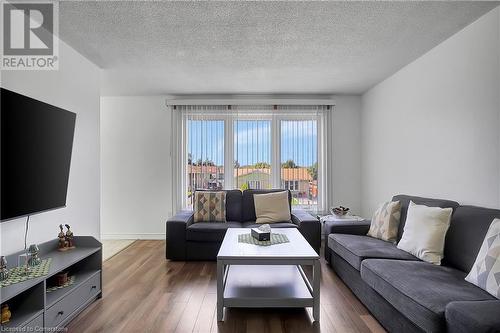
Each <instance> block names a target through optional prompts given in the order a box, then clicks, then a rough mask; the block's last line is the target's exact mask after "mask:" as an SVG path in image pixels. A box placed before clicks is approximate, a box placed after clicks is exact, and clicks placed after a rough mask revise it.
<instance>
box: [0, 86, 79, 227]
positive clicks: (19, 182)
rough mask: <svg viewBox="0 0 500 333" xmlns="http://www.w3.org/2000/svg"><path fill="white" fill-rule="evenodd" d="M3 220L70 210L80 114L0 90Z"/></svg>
mask: <svg viewBox="0 0 500 333" xmlns="http://www.w3.org/2000/svg"><path fill="white" fill-rule="evenodd" d="M0 102H1V108H0V112H1V115H0V122H1V132H0V135H1V160H0V162H1V166H0V167H1V179H0V187H1V193H0V201H1V206H0V211H1V213H0V215H1V216H0V220H1V221H2V222H4V221H6V220H10V219H13V218H18V217H22V216H27V215H31V214H34V213H39V212H43V211H47V210H52V209H56V208H60V207H64V206H66V193H67V188H68V179H69V169H70V164H71V151H72V147H73V135H74V131H75V120H76V114H75V113H73V112H69V111H66V110H64V109H61V108H58V107H55V106H53V105H50V104H47V103H44V102H40V101H37V100H36V99H33V98H30V97H27V96H24V95H21V94H18V93H15V92H13V91H10V90H7V89H3V88H1V100H0Z"/></svg>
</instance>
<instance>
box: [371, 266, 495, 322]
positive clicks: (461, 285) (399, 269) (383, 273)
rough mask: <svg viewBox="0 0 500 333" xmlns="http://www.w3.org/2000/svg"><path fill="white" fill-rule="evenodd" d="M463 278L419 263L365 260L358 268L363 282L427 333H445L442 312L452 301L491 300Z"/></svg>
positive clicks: (451, 270)
mask: <svg viewBox="0 0 500 333" xmlns="http://www.w3.org/2000/svg"><path fill="white" fill-rule="evenodd" d="M465 275H466V274H465V273H464V272H462V271H460V270H457V269H455V268H452V267H444V266H437V265H433V264H430V263H427V262H422V261H404V260H384V259H368V260H364V261H363V263H362V264H361V278H362V279H363V281H365V282H366V283H367V284H368V285H369V286H370V287H372V288H373V289H374V290H375V291H376V292H377V293H379V294H380V295H381V296H382V297H384V298H385V299H386V300H387V301H388V302H389V303H391V304H392V306H394V307H395V308H396V309H398V311H399V312H401V314H403V315H404V316H405V317H407V318H408V319H410V320H411V321H412V322H413V323H414V324H415V325H417V326H418V327H420V328H421V329H422V330H424V331H426V332H431V331H432V332H437V331H444V330H445V325H446V324H445V318H444V312H445V308H446V305H447V304H448V303H450V302H452V301H474V300H489V299H493V296H491V295H490V294H488V293H487V292H485V291H484V290H482V289H480V288H477V287H476V286H474V285H472V284H470V283H468V282H467V281H465V280H464V278H465Z"/></svg>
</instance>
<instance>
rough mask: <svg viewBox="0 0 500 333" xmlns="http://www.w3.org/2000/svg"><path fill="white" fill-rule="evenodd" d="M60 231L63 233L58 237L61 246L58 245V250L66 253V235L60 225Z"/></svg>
mask: <svg viewBox="0 0 500 333" xmlns="http://www.w3.org/2000/svg"><path fill="white" fill-rule="evenodd" d="M59 229H61V231H60V232H59V234H58V235H57V238H59V244H58V245H57V249H58V250H59V251H66V235H65V234H64V231H63V225H62V224H59Z"/></svg>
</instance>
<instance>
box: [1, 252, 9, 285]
mask: <svg viewBox="0 0 500 333" xmlns="http://www.w3.org/2000/svg"><path fill="white" fill-rule="evenodd" d="M8 277H9V270H8V269H7V259H5V256H1V257H0V281H4V280H7V278H8Z"/></svg>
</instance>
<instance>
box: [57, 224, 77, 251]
mask: <svg viewBox="0 0 500 333" xmlns="http://www.w3.org/2000/svg"><path fill="white" fill-rule="evenodd" d="M65 226H66V228H67V229H68V230H67V231H66V233H64V230H63V225H62V224H59V229H60V230H61V231H60V232H59V234H58V235H57V238H59V243H58V246H57V250H58V251H68V250H72V249H74V248H75V242H74V235H73V231H71V230H70V225H69V224H65Z"/></svg>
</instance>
